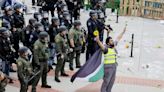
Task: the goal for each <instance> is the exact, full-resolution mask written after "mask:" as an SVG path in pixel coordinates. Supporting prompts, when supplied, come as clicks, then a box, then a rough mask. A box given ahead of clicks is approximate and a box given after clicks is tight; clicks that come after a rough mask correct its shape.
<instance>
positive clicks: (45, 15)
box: [41, 12, 50, 31]
mask: <svg viewBox="0 0 164 92" xmlns="http://www.w3.org/2000/svg"><path fill="white" fill-rule="evenodd" d="M48 17H49V15H48V13H47V12H44V13H43V18H42V19H41V23H42V25H43V26H44V30H45V31H48V30H49V26H50V23H49V18H48Z"/></svg>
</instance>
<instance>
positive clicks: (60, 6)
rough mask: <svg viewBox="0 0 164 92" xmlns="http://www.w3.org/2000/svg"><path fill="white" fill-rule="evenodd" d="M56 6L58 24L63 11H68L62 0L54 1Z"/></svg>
mask: <svg viewBox="0 0 164 92" xmlns="http://www.w3.org/2000/svg"><path fill="white" fill-rule="evenodd" d="M56 7H57V14H58V18H59V20H60V24H61V22H62V19H63V13H64V11H68V9H67V5H66V4H64V2H63V1H62V0H58V2H57V3H56Z"/></svg>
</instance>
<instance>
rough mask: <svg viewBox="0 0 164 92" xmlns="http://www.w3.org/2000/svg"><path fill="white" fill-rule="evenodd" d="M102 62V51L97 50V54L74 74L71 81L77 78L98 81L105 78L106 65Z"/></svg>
mask: <svg viewBox="0 0 164 92" xmlns="http://www.w3.org/2000/svg"><path fill="white" fill-rule="evenodd" d="M103 65H104V64H103V62H102V51H101V49H99V50H97V51H96V52H95V54H94V55H93V56H92V57H91V58H90V59H89V60H88V61H87V62H86V63H85V64H84V65H83V66H82V67H81V68H80V69H79V70H78V71H77V72H76V73H75V74H74V75H73V76H72V78H71V82H73V81H74V80H75V79H80V80H86V81H89V82H96V81H98V80H100V79H102V78H103V76H104V67H103Z"/></svg>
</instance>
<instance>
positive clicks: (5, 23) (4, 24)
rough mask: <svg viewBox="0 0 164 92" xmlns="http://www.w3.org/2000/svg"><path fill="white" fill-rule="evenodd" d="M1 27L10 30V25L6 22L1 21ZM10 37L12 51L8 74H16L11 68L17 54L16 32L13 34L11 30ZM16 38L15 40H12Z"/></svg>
mask: <svg viewBox="0 0 164 92" xmlns="http://www.w3.org/2000/svg"><path fill="white" fill-rule="evenodd" d="M2 27H5V28H6V29H7V30H11V26H10V23H9V22H8V21H6V20H3V22H2ZM11 33H12V34H11V35H10V39H11V41H10V43H11V45H12V47H13V50H12V52H11V57H10V72H16V71H15V70H14V69H13V67H12V63H15V58H18V54H17V51H18V49H19V45H18V44H19V34H18V33H17V32H13V30H12V31H11ZM14 38H17V39H14Z"/></svg>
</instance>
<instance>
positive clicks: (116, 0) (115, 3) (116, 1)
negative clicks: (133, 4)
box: [105, 0, 120, 9]
mask: <svg viewBox="0 0 164 92" xmlns="http://www.w3.org/2000/svg"><path fill="white" fill-rule="evenodd" d="M105 7H106V8H112V9H117V8H119V7H120V0H110V1H108V2H107V3H106V5H105Z"/></svg>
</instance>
